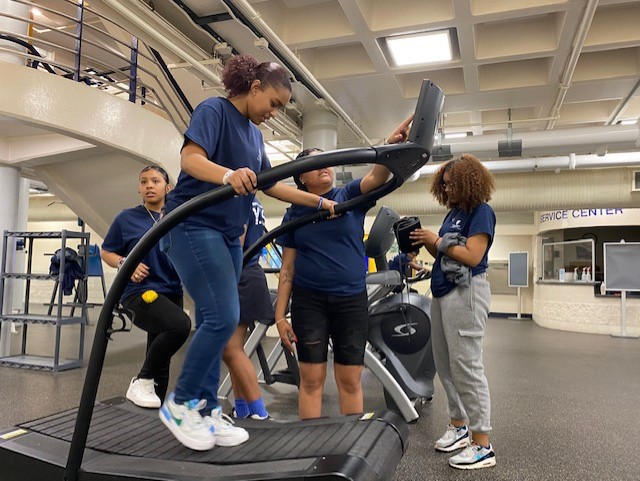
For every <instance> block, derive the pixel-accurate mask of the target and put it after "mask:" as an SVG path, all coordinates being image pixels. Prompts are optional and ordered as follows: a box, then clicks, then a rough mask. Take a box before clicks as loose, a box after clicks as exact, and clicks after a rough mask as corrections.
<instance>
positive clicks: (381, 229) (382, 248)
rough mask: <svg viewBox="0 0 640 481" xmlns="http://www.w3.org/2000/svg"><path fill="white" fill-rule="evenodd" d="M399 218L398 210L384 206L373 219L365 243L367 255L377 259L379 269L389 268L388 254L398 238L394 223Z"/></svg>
mask: <svg viewBox="0 0 640 481" xmlns="http://www.w3.org/2000/svg"><path fill="white" fill-rule="evenodd" d="M398 220H400V216H399V215H398V213H397V212H396V211H394V210H393V209H390V208H389V207H385V206H382V207H381V208H380V210H379V211H378V215H377V216H376V218H375V220H374V221H373V225H372V226H371V230H370V231H369V236H368V237H367V240H366V241H365V243H364V248H365V254H366V256H367V257H371V258H372V259H373V260H374V261H375V263H376V269H377V270H379V271H386V270H388V269H389V267H388V266H387V258H386V254H387V252H388V251H389V249H391V246H392V245H393V243H394V241H395V240H396V236H395V234H394V232H393V225H394V224H395V223H396V222H398Z"/></svg>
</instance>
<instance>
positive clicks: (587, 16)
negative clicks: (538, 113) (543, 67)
mask: <svg viewBox="0 0 640 481" xmlns="http://www.w3.org/2000/svg"><path fill="white" fill-rule="evenodd" d="M597 8H598V0H589V2H588V3H587V6H586V8H585V10H584V15H583V16H582V21H581V22H580V27H579V28H578V32H577V33H576V37H575V40H574V42H573V48H572V50H571V55H570V56H569V61H568V62H567V65H566V67H565V69H564V73H563V74H562V80H561V82H560V90H559V91H558V96H557V97H556V102H555V104H554V105H553V108H552V109H551V112H550V113H549V116H550V117H558V116H559V115H560V109H561V108H562V104H563V103H564V98H565V97H566V95H567V91H568V90H569V88H570V87H571V80H572V79H573V73H574V72H575V70H576V65H577V64H578V59H579V58H580V53H582V47H584V41H585V40H586V38H587V33H588V32H589V27H590V26H591V22H592V21H593V17H594V15H595V14H596V9H597ZM555 125H556V121H555V119H554V120H550V121H549V122H548V123H547V130H551V129H553V127H554V126H555Z"/></svg>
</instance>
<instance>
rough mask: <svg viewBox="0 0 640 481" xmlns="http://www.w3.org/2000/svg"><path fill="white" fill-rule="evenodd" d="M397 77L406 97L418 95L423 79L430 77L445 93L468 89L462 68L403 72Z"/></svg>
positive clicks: (449, 93) (462, 91) (456, 92)
mask: <svg viewBox="0 0 640 481" xmlns="http://www.w3.org/2000/svg"><path fill="white" fill-rule="evenodd" d="M396 79H397V81H398V84H399V85H400V88H401V89H402V94H403V96H404V98H406V99H410V98H417V97H418V94H419V93H420V86H421V85H422V80H423V79H430V80H431V81H432V82H433V83H435V84H436V85H437V86H438V87H440V89H441V90H442V91H443V92H444V94H445V95H453V94H462V93H464V92H465V91H466V90H465V85H464V73H463V72H462V69H461V68H450V69H445V70H430V71H428V72H416V73H409V74H401V75H396Z"/></svg>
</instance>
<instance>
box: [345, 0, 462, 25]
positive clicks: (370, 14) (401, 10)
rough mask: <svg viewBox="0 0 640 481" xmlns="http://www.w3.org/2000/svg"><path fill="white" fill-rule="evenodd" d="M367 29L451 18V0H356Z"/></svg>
mask: <svg viewBox="0 0 640 481" xmlns="http://www.w3.org/2000/svg"><path fill="white" fill-rule="evenodd" d="M356 3H357V5H358V8H360V12H361V13H362V16H363V18H364V20H365V22H367V26H368V27H369V30H371V31H372V32H376V31H379V30H387V29H398V28H403V27H406V28H415V27H416V26H418V25H428V24H433V23H437V22H444V21H447V20H451V19H453V17H454V11H453V2H452V1H451V0H402V1H401V2H391V1H389V0H356Z"/></svg>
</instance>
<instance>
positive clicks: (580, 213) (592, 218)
mask: <svg viewBox="0 0 640 481" xmlns="http://www.w3.org/2000/svg"><path fill="white" fill-rule="evenodd" d="M536 223H537V225H538V232H544V231H548V230H554V229H568V228H571V227H592V226H604V225H638V224H640V209H567V210H549V211H545V212H538V213H537V216H536Z"/></svg>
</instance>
